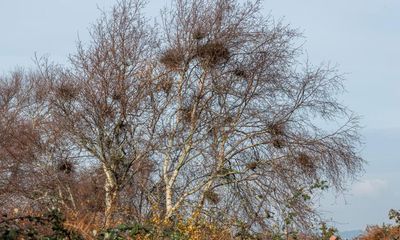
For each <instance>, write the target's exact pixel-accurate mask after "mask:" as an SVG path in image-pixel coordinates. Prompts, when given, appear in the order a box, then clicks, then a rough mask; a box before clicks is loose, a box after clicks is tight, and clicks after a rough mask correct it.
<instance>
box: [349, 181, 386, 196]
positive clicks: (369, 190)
mask: <svg viewBox="0 0 400 240" xmlns="http://www.w3.org/2000/svg"><path fill="white" fill-rule="evenodd" d="M387 187H388V182H387V180H384V179H366V180H363V181H360V182H357V183H355V184H354V185H353V188H352V193H353V194H354V195H355V196H375V195H378V194H379V193H382V192H383V191H385V190H386V189H387Z"/></svg>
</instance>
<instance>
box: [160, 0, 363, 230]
mask: <svg viewBox="0 0 400 240" xmlns="http://www.w3.org/2000/svg"><path fill="white" fill-rule="evenodd" d="M298 36H299V34H298V33H297V32H296V31H295V30H293V29H291V28H290V27H289V26H286V25H283V24H282V23H280V22H278V23H275V22H274V21H273V20H272V19H269V18H264V17H262V16H261V14H260V1H255V2H246V3H244V4H239V3H237V2H236V1H232V0H219V1H207V0H204V1H190V0H189V1H184V0H176V1H174V2H173V5H172V7H171V8H170V9H166V10H165V11H164V12H163V35H162V36H161V39H160V40H161V42H162V44H161V49H160V57H159V62H160V63H161V66H160V67H159V68H158V70H157V74H158V75H157V76H158V77H157V76H156V80H155V84H156V91H154V92H153V93H152V99H154V103H153V105H155V106H156V107H155V109H156V112H157V113H160V117H159V118H160V120H159V121H158V127H157V138H156V139H159V144H158V146H160V148H159V149H158V154H157V155H156V157H155V158H154V160H155V161H156V162H157V164H156V166H160V170H159V172H161V175H160V179H162V180H163V182H164V185H165V188H164V189H165V208H166V214H165V218H167V219H168V218H170V217H171V216H173V215H174V214H176V213H177V212H180V213H181V214H182V213H183V214H185V212H186V213H193V211H194V212H196V213H203V214H206V215H213V216H214V217H223V216H226V217H227V218H226V219H229V217H232V216H238V217H240V218H241V219H246V221H245V222H246V224H248V225H249V226H250V225H258V226H261V227H266V226H267V225H268V224H267V222H268V221H269V219H270V216H271V215H272V214H274V213H275V214H276V215H277V216H282V218H286V217H285V216H284V215H287V214H289V213H288V211H289V210H288V209H287V207H285V206H287V203H288V202H291V204H290V211H291V212H290V216H293V215H295V216H297V217H298V219H299V220H300V221H298V222H299V223H300V224H303V223H304V224H306V223H308V221H307V219H308V217H309V216H312V214H313V211H312V209H311V208H310V204H309V203H308V202H306V201H305V200H304V199H303V198H298V197H297V198H296V196H298V194H299V192H301V191H305V189H307V186H314V184H316V183H321V181H328V182H329V184H332V185H334V186H335V187H337V189H341V187H342V184H343V183H344V181H345V180H346V178H347V177H349V176H353V174H355V173H356V172H357V171H358V170H359V169H360V167H361V163H362V159H361V158H360V157H359V156H358V154H357V149H356V147H357V145H358V143H359V138H358V132H357V129H358V124H357V118H356V117H355V116H353V115H352V114H351V112H350V111H349V110H348V109H347V108H346V107H345V106H342V105H341V104H340V103H339V102H338V101H337V99H336V97H335V96H336V94H337V93H340V91H341V90H342V78H341V76H340V75H339V74H338V73H337V71H336V70H335V69H332V68H329V66H320V67H313V66H311V65H310V64H308V63H306V64H301V63H300V62H299V61H298V60H297V59H298V57H300V56H301V55H300V54H301V48H299V47H296V39H297V37H298ZM338 121H339V122H341V123H343V124H342V125H340V126H337V128H335V130H333V131H325V130H324V127H326V128H331V129H332V128H333V127H334V125H332V123H335V122H338ZM321 123H322V124H321ZM306 200H307V199H306ZM301 220H302V221H301ZM308 220H309V219H308Z"/></svg>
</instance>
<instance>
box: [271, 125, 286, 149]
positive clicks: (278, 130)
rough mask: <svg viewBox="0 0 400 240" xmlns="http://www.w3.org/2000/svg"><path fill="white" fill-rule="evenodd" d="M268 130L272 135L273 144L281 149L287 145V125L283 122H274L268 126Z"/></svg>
mask: <svg viewBox="0 0 400 240" xmlns="http://www.w3.org/2000/svg"><path fill="white" fill-rule="evenodd" d="M268 132H269V133H270V134H271V137H272V142H271V143H272V146H273V147H275V148H277V149H281V148H283V147H285V139H284V136H285V125H284V124H283V123H274V124H271V125H269V126H268Z"/></svg>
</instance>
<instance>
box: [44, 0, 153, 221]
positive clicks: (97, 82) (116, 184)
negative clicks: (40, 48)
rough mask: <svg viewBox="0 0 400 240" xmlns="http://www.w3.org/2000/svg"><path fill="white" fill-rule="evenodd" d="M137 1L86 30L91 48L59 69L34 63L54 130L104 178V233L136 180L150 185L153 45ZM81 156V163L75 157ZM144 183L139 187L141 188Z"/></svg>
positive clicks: (119, 6) (81, 48) (123, 5)
mask: <svg viewBox="0 0 400 240" xmlns="http://www.w3.org/2000/svg"><path fill="white" fill-rule="evenodd" d="M142 7H143V2H142V1H121V2H119V3H117V5H116V6H115V7H114V8H113V9H112V11H111V12H110V13H109V14H107V13H104V14H103V16H102V17H101V18H100V19H99V20H98V21H97V23H96V24H94V25H93V26H92V28H91V32H90V34H91V37H92V41H91V42H90V43H89V45H88V46H87V47H86V46H85V45H84V44H83V43H81V42H80V43H79V44H78V51H77V53H76V54H74V55H72V56H71V57H70V62H71V67H70V68H66V69H63V68H61V67H57V66H54V65H49V64H46V63H45V62H42V63H39V65H40V70H41V75H42V78H43V79H46V81H47V82H48V85H49V86H50V88H51V94H50V95H51V96H50V97H49V104H50V109H51V118H52V121H53V122H55V123H56V124H54V125H53V126H54V127H55V129H56V131H60V132H63V133H64V135H65V137H66V138H67V139H69V141H70V142H71V144H73V145H74V146H75V147H76V149H75V153H76V152H79V153H84V155H89V159H90V158H92V159H95V160H98V161H99V162H100V163H101V165H102V168H103V171H104V174H105V186H104V188H105V194H106V195H105V226H110V224H111V223H112V220H113V214H114V212H115V210H116V207H117V205H118V195H119V192H120V191H121V190H122V189H123V188H124V185H125V184H127V183H128V182H129V181H131V180H132V177H133V176H134V175H135V174H139V175H140V176H141V177H140V179H141V178H143V179H148V174H149V172H150V170H151V164H150V162H149V161H148V159H149V154H150V153H151V147H152V145H151V142H152V141H151V139H152V136H151V129H152V127H153V125H154V123H153V122H154V119H153V118H152V117H151V116H152V113H151V112H149V111H148V109H149V107H148V105H147V102H148V94H147V93H148V89H149V88H148V86H149V82H150V81H151V78H149V73H151V68H150V66H151V64H149V62H150V60H149V59H151V57H152V53H153V52H154V51H153V47H154V46H155V38H154V37H153V33H152V31H151V30H149V29H150V27H149V26H148V25H147V23H146V20H145V19H144V17H143V16H142V14H141V12H140V10H141V8H142ZM78 157H79V156H78ZM144 183H145V181H144V180H140V181H137V183H136V184H137V186H136V187H137V188H143V186H142V185H141V184H144Z"/></svg>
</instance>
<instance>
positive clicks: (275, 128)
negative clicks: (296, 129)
mask: <svg viewBox="0 0 400 240" xmlns="http://www.w3.org/2000/svg"><path fill="white" fill-rule="evenodd" d="M268 132H269V133H270V134H271V135H272V136H283V135H285V125H284V124H283V123H274V124H270V125H269V126H268Z"/></svg>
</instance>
